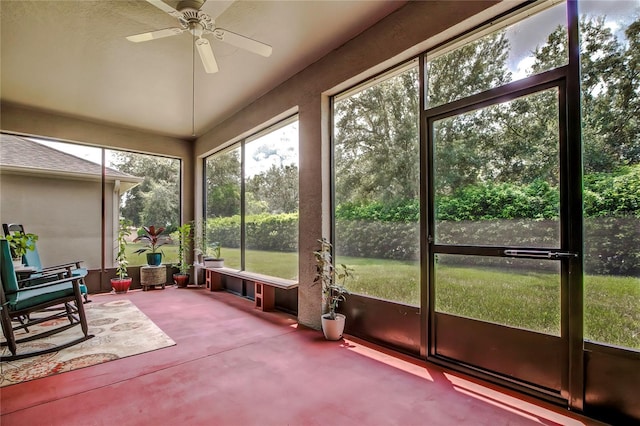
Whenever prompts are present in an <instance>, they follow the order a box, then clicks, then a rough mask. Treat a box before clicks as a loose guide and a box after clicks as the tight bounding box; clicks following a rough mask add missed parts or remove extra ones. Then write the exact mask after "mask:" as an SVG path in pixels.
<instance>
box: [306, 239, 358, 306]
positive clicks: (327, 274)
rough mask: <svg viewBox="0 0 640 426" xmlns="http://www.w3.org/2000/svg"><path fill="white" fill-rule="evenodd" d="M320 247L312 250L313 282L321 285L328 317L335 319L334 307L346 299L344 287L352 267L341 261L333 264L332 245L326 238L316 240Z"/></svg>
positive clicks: (351, 272) (347, 291) (351, 274)
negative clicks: (313, 264) (314, 261)
mask: <svg viewBox="0 0 640 426" xmlns="http://www.w3.org/2000/svg"><path fill="white" fill-rule="evenodd" d="M318 242H319V243H320V249H319V250H317V251H314V252H313V256H314V257H315V260H316V276H315V278H314V280H313V283H314V284H317V283H320V284H321V285H322V295H323V298H324V300H325V302H326V305H327V309H328V311H329V317H330V318H331V319H336V309H337V308H338V304H339V303H340V302H344V301H345V300H347V298H346V295H347V294H349V290H347V288H346V287H345V284H346V282H347V279H348V278H351V277H352V276H353V269H352V268H350V267H348V266H347V265H345V264H344V263H341V264H340V265H338V266H335V265H334V263H333V259H332V254H331V252H332V251H333V246H332V245H331V243H330V242H329V241H328V240H327V239H326V238H322V239H320V240H318Z"/></svg>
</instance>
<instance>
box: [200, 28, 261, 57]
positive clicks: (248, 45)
mask: <svg viewBox="0 0 640 426" xmlns="http://www.w3.org/2000/svg"><path fill="white" fill-rule="evenodd" d="M211 33H213V35H214V36H215V37H216V38H217V39H218V40H220V41H224V42H225V43H229V44H231V45H233V46H236V47H239V48H241V49H244V50H248V51H249V52H253V53H256V54H258V55H261V56H265V57H269V56H271V52H272V48H271V46H269V45H268V44H264V43H262V42H259V41H257V40H254V39H251V38H249V37H245V36H243V35H240V34H236V33H234V32H231V31H229V30H225V29H224V28H216V29H215V30H213V31H211Z"/></svg>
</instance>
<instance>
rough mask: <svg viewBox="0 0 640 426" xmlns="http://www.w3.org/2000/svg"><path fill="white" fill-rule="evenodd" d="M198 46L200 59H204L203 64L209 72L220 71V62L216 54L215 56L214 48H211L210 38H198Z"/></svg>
mask: <svg viewBox="0 0 640 426" xmlns="http://www.w3.org/2000/svg"><path fill="white" fill-rule="evenodd" d="M196 48H197V49H198V53H199V54H200V59H201V60H202V65H204V70H205V71H206V72H207V74H213V73H216V72H218V63H217V62H216V58H215V56H213V50H212V49H211V44H210V43H209V40H207V39H206V38H199V39H197V40H196Z"/></svg>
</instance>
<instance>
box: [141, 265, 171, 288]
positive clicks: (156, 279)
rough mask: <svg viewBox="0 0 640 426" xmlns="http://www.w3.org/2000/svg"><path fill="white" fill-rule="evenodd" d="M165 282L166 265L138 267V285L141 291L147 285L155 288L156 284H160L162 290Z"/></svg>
mask: <svg viewBox="0 0 640 426" xmlns="http://www.w3.org/2000/svg"><path fill="white" fill-rule="evenodd" d="M166 283H167V267H166V265H160V266H142V267H141V268H140V285H141V286H142V291H147V290H148V288H149V287H153V288H155V286H157V285H161V286H162V289H163V290H164V286H165V284H166Z"/></svg>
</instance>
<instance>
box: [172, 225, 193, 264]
mask: <svg viewBox="0 0 640 426" xmlns="http://www.w3.org/2000/svg"><path fill="white" fill-rule="evenodd" d="M191 228H192V226H191V223H189V222H187V223H184V224H182V225H181V226H178V229H177V230H176V231H175V232H174V233H173V235H172V237H173V238H172V239H173V240H177V241H178V264H177V265H176V266H177V267H178V269H179V270H180V273H181V274H183V275H184V274H188V273H189V268H190V267H191V265H190V264H189V262H187V257H188V253H189V249H190V248H191V243H192V242H193V238H192V235H191Z"/></svg>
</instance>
